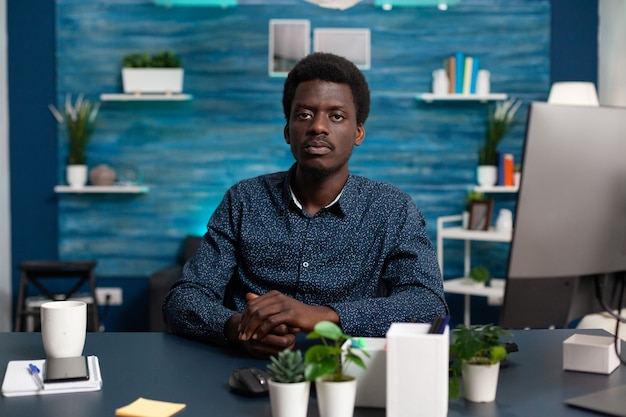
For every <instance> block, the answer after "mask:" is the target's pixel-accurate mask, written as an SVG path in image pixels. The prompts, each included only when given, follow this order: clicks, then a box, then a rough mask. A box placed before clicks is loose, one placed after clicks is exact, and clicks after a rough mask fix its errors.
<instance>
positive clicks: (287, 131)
mask: <svg viewBox="0 0 626 417" xmlns="http://www.w3.org/2000/svg"><path fill="white" fill-rule="evenodd" d="M283 136H284V137H285V142H287V144H289V145H290V144H291V140H290V139H289V124H286V125H285V127H284V128H283Z"/></svg>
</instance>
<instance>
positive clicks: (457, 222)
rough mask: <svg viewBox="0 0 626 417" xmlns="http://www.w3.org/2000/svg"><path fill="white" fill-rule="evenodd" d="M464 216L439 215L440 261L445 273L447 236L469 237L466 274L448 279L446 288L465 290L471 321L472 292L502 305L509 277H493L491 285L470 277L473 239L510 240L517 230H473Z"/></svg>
mask: <svg viewBox="0 0 626 417" xmlns="http://www.w3.org/2000/svg"><path fill="white" fill-rule="evenodd" d="M462 219H463V216H462V215H461V214H458V215H453V216H442V217H438V218H437V261H438V262H439V267H440V268H441V275H442V276H443V252H444V250H443V241H444V239H457V240H464V241H465V250H464V260H463V276H462V277H457V278H453V279H449V280H444V282H443V290H444V291H445V292H449V293H453V294H463V295H464V296H465V300H464V312H463V323H464V324H466V325H470V324H471V316H470V314H471V313H470V312H471V308H470V307H471V306H470V296H472V295H477V296H482V297H487V302H488V303H489V304H491V305H500V304H502V300H503V299H504V289H505V286H506V280H505V279H503V278H492V279H491V285H490V286H486V285H484V284H482V283H476V282H475V281H473V280H472V279H471V278H469V273H470V270H471V268H472V266H471V241H473V240H474V241H487V242H510V241H511V238H512V237H513V232H498V231H497V230H495V229H489V230H469V229H466V228H464V227H462V226H461V222H462Z"/></svg>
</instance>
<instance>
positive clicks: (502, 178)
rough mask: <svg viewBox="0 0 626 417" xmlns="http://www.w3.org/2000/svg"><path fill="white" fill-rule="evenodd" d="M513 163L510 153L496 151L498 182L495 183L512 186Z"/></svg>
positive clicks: (513, 180)
mask: <svg viewBox="0 0 626 417" xmlns="http://www.w3.org/2000/svg"><path fill="white" fill-rule="evenodd" d="M514 177H515V164H514V157H513V154H511V153H506V152H499V153H498V182H497V185H501V186H506V187H512V186H514V185H515V178H514Z"/></svg>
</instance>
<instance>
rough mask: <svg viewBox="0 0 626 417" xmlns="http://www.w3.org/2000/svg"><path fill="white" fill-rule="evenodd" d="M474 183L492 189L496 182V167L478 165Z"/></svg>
mask: <svg viewBox="0 0 626 417" xmlns="http://www.w3.org/2000/svg"><path fill="white" fill-rule="evenodd" d="M476 182H477V183H478V185H482V186H483V187H492V186H494V185H496V183H497V182H498V167H496V166H495V165H479V166H478V168H476Z"/></svg>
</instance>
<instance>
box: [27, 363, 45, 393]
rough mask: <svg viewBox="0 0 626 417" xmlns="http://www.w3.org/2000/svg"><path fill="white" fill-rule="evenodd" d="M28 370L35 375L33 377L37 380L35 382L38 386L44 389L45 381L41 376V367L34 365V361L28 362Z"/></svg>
mask: <svg viewBox="0 0 626 417" xmlns="http://www.w3.org/2000/svg"><path fill="white" fill-rule="evenodd" d="M28 372H29V373H30V374H31V375H32V376H33V379H34V380H35V383H36V384H37V388H39V389H44V388H45V386H44V384H43V381H42V380H41V377H40V376H39V372H41V371H39V368H37V366H35V365H33V364H32V363H29V364H28Z"/></svg>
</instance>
